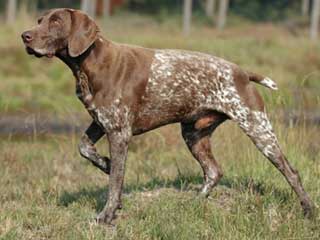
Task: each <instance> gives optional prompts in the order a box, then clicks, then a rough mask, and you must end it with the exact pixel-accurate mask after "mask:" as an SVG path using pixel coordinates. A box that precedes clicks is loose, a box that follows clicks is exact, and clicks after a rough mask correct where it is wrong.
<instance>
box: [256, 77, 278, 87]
mask: <svg viewBox="0 0 320 240" xmlns="http://www.w3.org/2000/svg"><path fill="white" fill-rule="evenodd" d="M260 84H261V85H264V86H266V87H268V88H271V89H273V90H278V86H277V84H276V83H275V82H274V81H273V80H272V79H270V78H268V77H267V78H265V79H263V80H262V81H261V82H260Z"/></svg>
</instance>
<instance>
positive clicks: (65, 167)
mask: <svg viewBox="0 0 320 240" xmlns="http://www.w3.org/2000/svg"><path fill="white" fill-rule="evenodd" d="M276 126H277V127H276V131H277V133H278V135H279V136H280V142H281V143H282V144H283V148H284V150H285V152H286V153H287V156H288V158H289V159H290V161H291V163H292V164H293V165H294V166H295V167H296V168H297V169H299V171H300V173H301V177H302V181H303V182H304V185H305V187H306V189H307V191H308V192H309V193H310V195H311V197H312V199H313V200H314V201H315V202H316V204H317V205H319V204H320V191H319V187H318V186H319V184H320V180H319V179H320V165H319V161H318V159H319V157H320V151H319V146H320V143H319V142H318V141H317V139H318V134H317V131H319V129H318V128H316V127H314V128H304V127H293V128H286V129H285V128H284V127H283V126H282V125H276ZM178 128H179V127H178V126H175V125H174V126H170V127H166V128H163V129H160V130H156V131H154V132H151V133H148V134H146V135H144V136H140V137H136V138H134V141H133V143H132V144H131V146H130V153H129V158H128V161H127V171H126V179H125V190H124V197H123V198H124V209H123V210H121V211H120V213H119V216H118V219H117V220H116V227H114V228H106V227H104V226H99V225H96V224H94V222H93V218H94V216H95V214H96V213H97V212H99V211H100V210H101V209H102V207H103V205H104V203H105V197H106V193H107V181H108V180H107V179H108V178H107V177H106V176H105V175H104V174H103V173H100V172H99V170H97V169H95V168H94V167H93V166H92V165H91V164H89V163H88V162H87V161H86V160H84V159H82V158H81V157H80V156H79V154H78V153H77V147H76V146H77V142H78V137H79V136H74V135H71V136H47V137H46V138H41V139H37V138H30V139H27V140H25V139H15V138H11V139H2V140H3V141H2V142H1V143H0V151H1V152H2V155H1V161H0V163H1V168H0V175H1V179H0V191H1V197H0V206H1V207H0V223H1V224H0V226H1V227H0V236H1V237H2V239H106V238H107V239H318V237H319V236H320V225H319V224H320V219H319V217H317V219H315V220H313V221H309V220H304V219H303V216H302V214H301V209H300V206H299V203H298V201H297V199H296V196H295V194H294V193H293V192H292V191H291V190H290V188H289V186H288V184H287V183H286V182H285V181H284V179H283V177H282V176H281V175H280V173H279V172H278V171H277V170H276V169H275V168H274V167H273V166H272V165H271V164H270V163H269V162H267V160H265V159H264V158H263V157H262V156H261V154H260V153H259V152H258V151H257V150H256V149H255V148H254V147H253V145H252V144H251V143H250V141H249V140H248V138H247V137H246V136H244V134H242V132H240V131H239V129H238V128H237V127H236V126H235V125H234V124H233V123H226V124H224V125H223V126H222V127H221V128H219V129H218V130H217V132H216V133H215V134H214V136H213V142H212V146H213V149H214V152H215V155H216V156H217V159H218V161H219V163H220V164H221V165H222V168H223V170H224V172H225V176H224V178H223V179H222V181H221V182H220V184H219V185H218V186H217V187H216V188H215V189H214V191H213V192H212V194H211V195H210V198H209V199H207V200H206V199H201V198H199V197H198V195H197V190H198V189H199V187H200V184H201V183H202V176H201V171H200V167H199V165H198V163H197V162H196V161H195V160H194V159H193V158H192V157H191V154H190V153H189V152H188V151H187V149H186V147H185V146H184V143H183V142H182V139H181V137H180V136H179V129H178ZM306 139H308V140H309V141H310V142H309V141H308V142H307V141H305V140H306ZM311 142H312V143H313V144H314V145H313V146H311V145H310V143H311ZM98 149H99V151H100V152H103V153H105V154H107V150H106V141H103V140H102V141H101V143H99V144H98Z"/></svg>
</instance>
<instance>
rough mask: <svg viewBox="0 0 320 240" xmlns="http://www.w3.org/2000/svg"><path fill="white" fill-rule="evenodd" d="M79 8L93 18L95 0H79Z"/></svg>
mask: <svg viewBox="0 0 320 240" xmlns="http://www.w3.org/2000/svg"><path fill="white" fill-rule="evenodd" d="M81 10H82V11H84V12H86V13H87V14H88V15H89V16H91V17H93V18H95V16H96V0H81Z"/></svg>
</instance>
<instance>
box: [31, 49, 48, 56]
mask: <svg viewBox="0 0 320 240" xmlns="http://www.w3.org/2000/svg"><path fill="white" fill-rule="evenodd" d="M34 51H35V52H36V53H39V54H41V55H45V54H47V53H48V50H47V49H44V48H42V49H40V48H35V49H34Z"/></svg>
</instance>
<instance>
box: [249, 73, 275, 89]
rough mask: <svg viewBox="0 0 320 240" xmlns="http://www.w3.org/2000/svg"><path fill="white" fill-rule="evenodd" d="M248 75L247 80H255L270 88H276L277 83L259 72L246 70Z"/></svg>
mask: <svg viewBox="0 0 320 240" xmlns="http://www.w3.org/2000/svg"><path fill="white" fill-rule="evenodd" d="M247 74H248V76H249V80H250V81H252V82H256V83H258V84H260V85H263V86H265V87H267V88H270V89H272V90H278V86H277V84H276V83H275V82H274V81H273V80H271V79H270V78H268V77H263V76H261V75H259V74H256V73H253V72H247Z"/></svg>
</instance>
